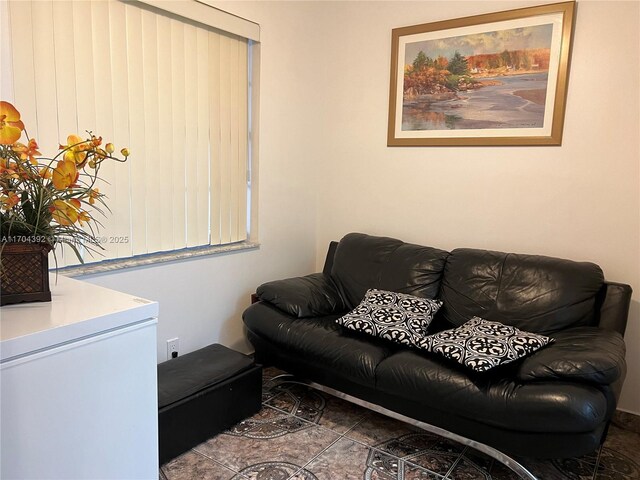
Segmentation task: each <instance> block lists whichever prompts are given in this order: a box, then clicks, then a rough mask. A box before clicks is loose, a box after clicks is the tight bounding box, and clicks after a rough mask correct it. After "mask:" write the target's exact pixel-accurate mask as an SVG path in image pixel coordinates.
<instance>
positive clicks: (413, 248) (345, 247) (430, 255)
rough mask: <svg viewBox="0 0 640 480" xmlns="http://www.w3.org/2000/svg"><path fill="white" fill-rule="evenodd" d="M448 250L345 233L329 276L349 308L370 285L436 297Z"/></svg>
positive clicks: (356, 302) (361, 296)
mask: <svg viewBox="0 0 640 480" xmlns="http://www.w3.org/2000/svg"><path fill="white" fill-rule="evenodd" d="M447 256H448V252H446V251H444V250H439V249H437V248H431V247H423V246H420V245H412V244H410V243H404V242H403V241H401V240H396V239H395V238H388V237H374V236H370V235H365V234H363V233H350V234H348V235H346V236H345V237H344V238H343V239H342V240H340V243H339V244H338V247H337V248H336V252H335V256H334V258H333V265H332V267H331V277H332V278H333V280H334V282H335V283H336V286H337V287H338V290H339V292H340V294H341V296H342V298H343V299H344V301H345V303H346V305H347V307H348V308H349V309H353V308H355V306H356V305H358V303H360V301H361V300H362V299H363V298H364V295H365V293H366V292H367V290H368V289H370V288H377V289H378V290H389V291H392V292H398V293H408V294H410V295H415V296H416V297H421V298H435V297H436V296H437V295H438V292H439V290H440V280H441V278H442V273H443V269H444V264H445V261H446V258H447Z"/></svg>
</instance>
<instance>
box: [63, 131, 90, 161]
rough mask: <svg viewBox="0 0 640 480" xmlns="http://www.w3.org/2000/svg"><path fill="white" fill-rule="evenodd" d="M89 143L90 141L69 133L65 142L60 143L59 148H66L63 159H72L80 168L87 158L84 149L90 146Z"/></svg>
mask: <svg viewBox="0 0 640 480" xmlns="http://www.w3.org/2000/svg"><path fill="white" fill-rule="evenodd" d="M90 144H91V142H89V141H87V140H82V139H81V138H80V137H79V136H78V135H69V136H68V137H67V144H66V145H60V149H65V148H66V149H67V151H66V152H64V157H63V158H64V159H65V160H70V161H73V162H74V163H75V164H76V165H78V167H80V168H82V167H83V166H84V161H85V160H86V158H87V153H86V152H85V150H89V149H90V148H91V145H90Z"/></svg>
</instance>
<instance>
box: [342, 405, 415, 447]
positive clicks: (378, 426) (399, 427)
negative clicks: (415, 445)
mask: <svg viewBox="0 0 640 480" xmlns="http://www.w3.org/2000/svg"><path fill="white" fill-rule="evenodd" d="M416 432H421V430H420V429H419V428H417V427H414V426H413V425H409V424H408V423H404V422H401V421H399V420H395V419H393V418H390V417H387V416H385V415H381V414H379V413H376V412H367V414H366V415H365V416H364V418H363V419H362V420H361V421H360V422H359V423H358V424H357V425H356V426H354V427H353V428H352V429H351V430H349V431H348V432H347V433H346V436H347V437H349V438H351V439H353V440H357V441H358V442H360V443H364V444H365V445H369V446H374V445H378V444H380V443H383V442H386V441H388V440H393V439H396V438H398V437H401V436H403V435H406V434H408V433H416Z"/></svg>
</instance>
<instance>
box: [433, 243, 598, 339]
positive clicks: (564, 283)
mask: <svg viewBox="0 0 640 480" xmlns="http://www.w3.org/2000/svg"><path fill="white" fill-rule="evenodd" d="M603 282H604V277H603V274H602V270H601V269H600V267H598V266H597V265H595V264H593V263H587V262H573V261H571V260H563V259H559V258H551V257H543V256H537V255H520V254H514V253H502V252H492V251H488V250H474V249H468V248H463V249H456V250H453V251H452V252H451V254H450V255H449V257H448V258H447V264H446V266H445V273H444V278H443V281H442V292H441V297H440V298H441V300H442V301H443V302H444V305H443V307H442V310H441V311H442V315H443V317H444V318H445V319H446V320H447V321H448V322H450V323H451V324H453V325H455V326H459V325H462V324H463V323H465V322H466V321H467V320H468V319H469V318H472V317H474V316H478V317H483V318H490V319H491V320H495V321H498V322H500V323H504V324H507V325H513V326H515V327H518V328H520V329H522V330H525V331H527V332H535V333H542V334H549V333H552V332H556V331H559V330H563V329H565V328H569V327H575V326H581V325H594V324H595V323H596V319H595V313H594V312H595V311H596V309H595V302H596V297H597V293H598V292H599V291H600V289H601V288H602V285H603Z"/></svg>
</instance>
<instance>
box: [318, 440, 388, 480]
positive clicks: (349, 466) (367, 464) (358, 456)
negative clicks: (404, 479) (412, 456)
mask: <svg viewBox="0 0 640 480" xmlns="http://www.w3.org/2000/svg"><path fill="white" fill-rule="evenodd" d="M369 454H370V449H369V448H367V447H366V446H364V445H362V444H361V443H358V442H355V441H353V440H350V439H348V438H342V439H340V440H339V441H338V442H336V443H335V444H333V445H332V446H331V447H329V448H328V449H327V450H325V451H324V452H322V454H321V455H319V456H318V457H317V458H315V459H314V460H313V461H312V462H311V463H310V464H309V465H307V466H306V467H305V469H306V470H307V471H309V472H311V473H313V475H315V477H316V478H317V479H318V480H335V479H338V478H339V479H341V480H360V479H362V478H371V479H374V478H375V479H377V480H382V479H384V480H391V479H394V480H395V479H396V478H397V474H396V476H393V475H392V473H391V469H393V468H394V467H393V465H388V464H385V462H384V461H383V460H382V459H380V458H378V459H377V460H376V459H375V458H370V455H369ZM387 460H388V459H387ZM395 468H396V469H397V463H396V465H395ZM366 475H369V476H366Z"/></svg>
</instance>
